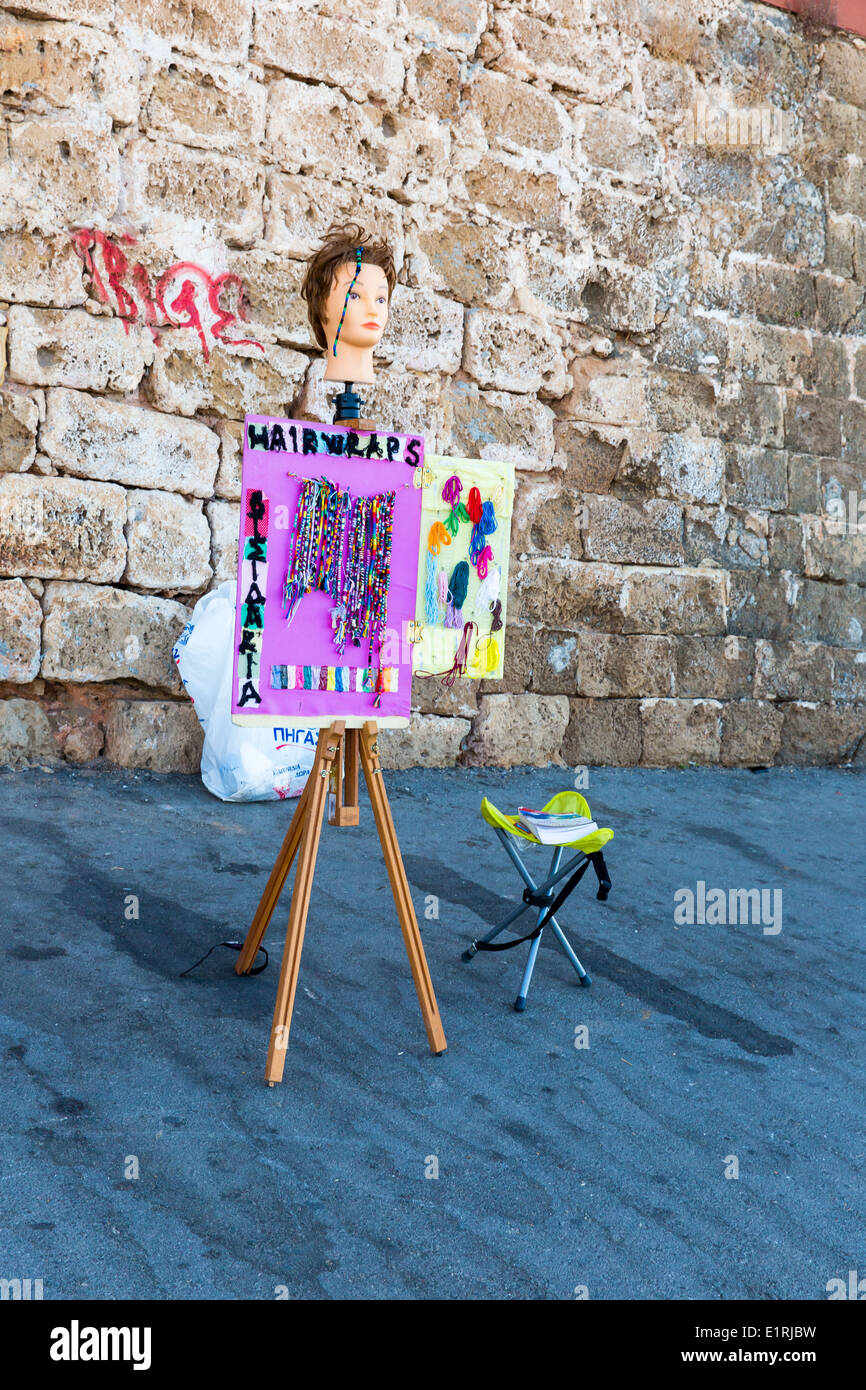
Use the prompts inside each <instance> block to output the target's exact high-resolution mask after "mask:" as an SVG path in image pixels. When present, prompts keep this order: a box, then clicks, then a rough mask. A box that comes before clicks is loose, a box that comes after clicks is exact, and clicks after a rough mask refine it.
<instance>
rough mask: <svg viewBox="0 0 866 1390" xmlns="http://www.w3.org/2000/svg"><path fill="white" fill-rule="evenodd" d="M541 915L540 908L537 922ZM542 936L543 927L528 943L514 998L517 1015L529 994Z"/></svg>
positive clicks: (524, 1005)
mask: <svg viewBox="0 0 866 1390" xmlns="http://www.w3.org/2000/svg"><path fill="white" fill-rule="evenodd" d="M543 913H544V908H542V909H541V911H540V912H539V914H538V920H539V922H540V921H541V918H542V914H543ZM542 936H544V928H543V927H542V929H541V931H540V933H539V934H538V936H537V937H536V938H535V940H534V941H532V942H530V946H529V958H528V960H527V962H526V969H525V970H524V972H523V979H522V980H521V982H520V993H519V994H518V996H517V998H516V999H515V1001H514V1008H515V1011H516V1012H517V1013H519V1014H522V1013H523V1010H524V1009H525V1008H526V996H527V994H528V993H529V983H530V981H531V979H532V972H533V970H534V969H535V958H536V956H537V955H538V952H539V949H540V947H541V938H542Z"/></svg>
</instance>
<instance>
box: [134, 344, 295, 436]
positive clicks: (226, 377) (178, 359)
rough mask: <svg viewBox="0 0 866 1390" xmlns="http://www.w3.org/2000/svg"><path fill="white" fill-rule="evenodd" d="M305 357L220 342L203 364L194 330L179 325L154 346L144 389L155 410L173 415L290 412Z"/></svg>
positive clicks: (237, 417) (271, 347) (235, 417)
mask: <svg viewBox="0 0 866 1390" xmlns="http://www.w3.org/2000/svg"><path fill="white" fill-rule="evenodd" d="M306 369H307V358H306V357H305V356H304V355H303V353H300V352H292V351H291V350H290V349H289V348H284V347H276V346H274V345H273V344H270V343H268V344H266V345H265V346H264V348H263V350H261V351H258V350H257V349H256V348H255V347H252V346H231V345H229V344H221V345H220V346H219V347H218V348H217V349H215V351H213V352H212V353H211V354H210V360H209V361H208V362H205V361H204V359H203V357H202V352H201V344H200V342H199V339H198V335H197V334H196V333H195V332H194V330H193V329H184V328H181V329H178V330H177V332H176V333H172V334H171V335H170V336H166V338H164V339H163V343H162V345H161V346H160V347H158V348H156V350H155V355H154V363H153V367H152V369H151V372H150V375H149V377H148V379H147V381H146V383H145V390H146V392H147V395H148V397H149V399H150V400H151V402H152V404H153V405H155V406H156V408H157V409H158V410H165V411H168V412H170V413H171V414H173V415H174V414H176V415H194V414H196V412H198V411H209V412H213V414H215V415H221V416H224V417H226V418H228V419H233V420H242V419H243V417H244V415H248V414H249V415H282V416H289V417H291V415H292V408H293V402H294V400H295V397H296V396H297V394H298V391H299V390H300V387H301V383H302V382H303V379H304V373H305V371H306Z"/></svg>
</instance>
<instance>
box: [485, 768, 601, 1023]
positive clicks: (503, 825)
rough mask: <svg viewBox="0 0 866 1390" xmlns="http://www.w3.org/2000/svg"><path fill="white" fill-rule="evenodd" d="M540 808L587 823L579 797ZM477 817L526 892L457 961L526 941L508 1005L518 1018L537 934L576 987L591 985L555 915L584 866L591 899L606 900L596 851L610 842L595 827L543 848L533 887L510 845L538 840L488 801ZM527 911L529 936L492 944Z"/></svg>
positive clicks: (563, 797)
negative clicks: (560, 957) (555, 948)
mask: <svg viewBox="0 0 866 1390" xmlns="http://www.w3.org/2000/svg"><path fill="white" fill-rule="evenodd" d="M543 809H544V810H545V811H547V812H549V813H551V814H553V815H578V816H588V817H589V818H590V819H592V812H591V811H590V809H589V802H588V801H587V800H586V798H585V797H583V796H581V795H580V792H575V791H566V792H557V794H556V796H554V797H551V799H550V801H548V803H547V805H546V806H545V807H544V808H543ZM481 815H482V817H483V819H484V820H485V821H486V822H487V824H488V825H490V826H492V827H493V830H494V832H495V834H496V836H497V838H498V839H499V841H500V842H501V844H502V846H503V848H504V850H505V852H506V854H507V855H508V857H509V859H510V860H511V862H512V863H513V864H514V867H515V868H516V869H517V872H518V873H519V875H520V877H521V878H522V879H523V882H524V883H525V884H526V888H525V889H524V891H523V895H522V900H521V903H520V905H519V906H518V907H517V908H515V910H514V911H513V912H512V913H510V914H509V916H508V917H506V918H505V920H504V921H502V922H500V923H499V925H498V926H496V927H493V929H492V930H491V931H489V932H488V933H487V935H486V936H483V937H480V938H478V939H476V940H475V941H473V942H472V944H471V945H470V946H469V948H468V949H467V950H465V951H464V952H463V959H464V960H467V961H468V960H472V958H473V957H474V956H475V955H476V954H477V952H478V951H508V950H511V949H512V947H514V946H519V945H521V943H522V942H524V941H529V942H530V943H531V944H530V947H529V958H528V960H527V962H526V968H525V970H524V972H523V980H522V982H521V985H520V992H519V994H518V996H517V998H516V1000H515V1001H514V1007H515V1009H516V1010H517V1012H518V1013H522V1012H523V1010H524V1009H525V1008H526V996H527V994H528V992H529V985H530V981H531V979H532V972H533V970H534V969H535V961H536V958H537V956H538V949H539V947H540V945H541V937H542V933H543V932H544V929H545V927H547V926H548V925H549V926H550V929H551V931H552V932H553V933H554V935H555V937H556V939H557V941H558V942H559V944H560V946H561V947H562V949H563V950H564V951H565V954H566V956H567V957H568V959H569V961H570V962H571V964H572V966H573V967H574V969H575V970H576V972H577V975H578V978H579V979H580V983H581V984H582V985H590V984H591V983H592V981H591V980H590V977H589V975H588V974H587V973H586V971H585V970H584V968H583V966H582V965H581V963H580V961H579V960H578V958H577V956H576V955H575V953H574V951H573V949H572V947H571V944H570V942H569V941H568V939H567V937H566V936H565V933H564V932H563V930H562V928H561V926H560V925H559V923H558V922H557V920H556V915H555V914H556V913H557V912H558V911H559V910H560V909H561V907H562V906H563V905H564V903H565V901H566V900H567V898H568V897H569V896H570V894H571V893H572V892H573V890H574V889H575V888H576V887H577V885H578V883H579V882H580V880H581V878H582V877H583V875H584V873H585V871H586V870H587V869H588V868H589V866H590V864H591V865H592V867H593V868H594V869H595V873H596V877H597V878H598V885H599V886H598V893H597V894H596V897H597V898H599V899H600V900H601V901H604V900H605V899H606V898H607V895H608V893H609V891H610V887H611V882H610V874H609V873H608V869H607V865H606V864H605V862H604V856H603V854H602V852H601V851H602V848H603V846H604V845H606V844H607V843H608V841H610V840H612V839H613V831H612V830H610V829H609V828H608V827H604V828H602V827H601V826H600V827H599V828H598V829H597V830H593V831H592V832H591V833H590V834H589V835H584V836H583V838H582V839H579V840H572V841H571V842H570V843H568V844H564V845H553V846H551V845H547V846H546V848H547V849H552V850H553V857H552V859H551V861H550V868H549V870H548V874H547V878H546V879H545V880H544V882H543V883H541V884H537V883H536V882H535V881H534V879H533V878H532V875H531V874H530V873H529V870H528V869H527V867H526V864H525V863H524V859H523V855H522V854H521V853H520V852H519V850H518V848H517V846H516V844H515V843H514V842H515V841H516V840H528V841H529V843H530V844H532V845H540V844H541V843H542V842H541V840H539V839H537V838H536V836H535V835H530V834H529V832H528V831H526V830H524V829H523V827H522V826H520V825H518V824H517V816H516V815H514V816H509V815H506V814H505V813H504V812H503V811H500V810H499V808H498V806H494V804H493V802H492V801H490V800H489V799H488V798H487V797H486V796H485V798H484V800H483V801H482V803H481ZM566 850H569V851H573V853H572V854H571V855H570V857H569V859H568V862H567V863H566V864H565V866H564V867H563V866H562V856H563V854H564V852H565V851H566ZM569 874H570V875H571V877H570V878H569V879H568V882H567V883H566V884H565V886H564V887H561V888H559V889H558V890H557V884H560V883H561V881H562V880H563V879H565V878H566V876H567V875H569ZM533 907H535V908H537V909H538V919H537V923H536V926H535V929H534V931H532V932H530V933H529V934H528V935H527V936H522V937H518V938H517V940H515V941H505V942H501V943H499V944H498V945H495V946H494V945H493V944H492V942H493V939H494V937H497V936H499V934H500V933H501V932H503V931H505V929H506V927H510V926H511V924H512V923H513V922H516V921H517V919H518V917H521V916H522V915H523V913H524V912H529V911H530V910H531V909H532V908H533Z"/></svg>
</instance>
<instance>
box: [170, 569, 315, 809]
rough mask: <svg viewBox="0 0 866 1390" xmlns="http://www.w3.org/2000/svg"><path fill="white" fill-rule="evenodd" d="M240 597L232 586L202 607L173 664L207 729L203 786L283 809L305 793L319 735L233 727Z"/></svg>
mask: <svg viewBox="0 0 866 1390" xmlns="http://www.w3.org/2000/svg"><path fill="white" fill-rule="evenodd" d="M235 589H236V585H235V581H234V580H233V579H227V580H226V581H225V583H224V584H220V586H219V588H217V589H212V590H211V592H210V593H209V594H205V596H204V598H200V599H199V601H198V603H197V604H196V606H195V608H194V609H193V612H192V617H191V618H190V620H189V622H188V623H187V624H186V626H185V627H184V629H183V632H182V633H181V634H180V636H179V637H178V639H177V641H176V642H175V644H174V647H173V648H172V656H173V657H174V659H175V661H176V662H177V666H178V670H179V671H180V678H181V680H182V681H183V683H184V685H185V686H186V690H187V694H188V695H189V697H190V699H191V700H192V702H193V705H194V706H195V712H196V714H197V715H198V718H199V723H200V724H201V726H202V728H203V729H204V746H203V748H202V752H201V779H202V781H203V782H204V784H205V786H206V787H207V789H208V791H209V792H213V794H214V796H218V797H219V798H220V800H221V801H277V800H279V801H283V800H285V799H286V798H287V797H293V796H300V794H301V792H302V791H303V788H304V785H305V783H306V781H307V778H308V777H309V775H310V769H311V768H312V766H313V758H314V756H315V752H316V733H317V731H316V730H315V729H304V728H299V727H295V726H293V725H286V726H285V727H283V728H279V727H276V728H268V727H266V726H265V725H254V724H250V725H243V724H233V723H232V715H231V691H232V644H233V642H234V633H235Z"/></svg>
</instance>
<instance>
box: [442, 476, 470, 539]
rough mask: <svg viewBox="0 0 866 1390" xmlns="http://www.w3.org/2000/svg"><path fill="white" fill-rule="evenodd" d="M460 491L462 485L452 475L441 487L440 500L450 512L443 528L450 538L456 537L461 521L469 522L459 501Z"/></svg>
mask: <svg viewBox="0 0 866 1390" xmlns="http://www.w3.org/2000/svg"><path fill="white" fill-rule="evenodd" d="M462 491H463V484H462V483H461V481H460V479H459V478H458V476H457V474H456V473H452V474H451V477H450V478H448V479H447V480H446V482H445V483H444V485H443V487H442V500H443V501H445V502H447V503H448V505H449V506H450V508H451V512H450V514H449V516H448V517H447V518H446V520H445V526H446V529H447V530H448V531H450V533H451V535H452V536H456V535H457V532H458V531H459V529H460V523H461V521H468V520H469V513H468V512H467V510H466V508H465V507H464V505H463V503H462V502H461V501H460V494H461V492H462Z"/></svg>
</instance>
